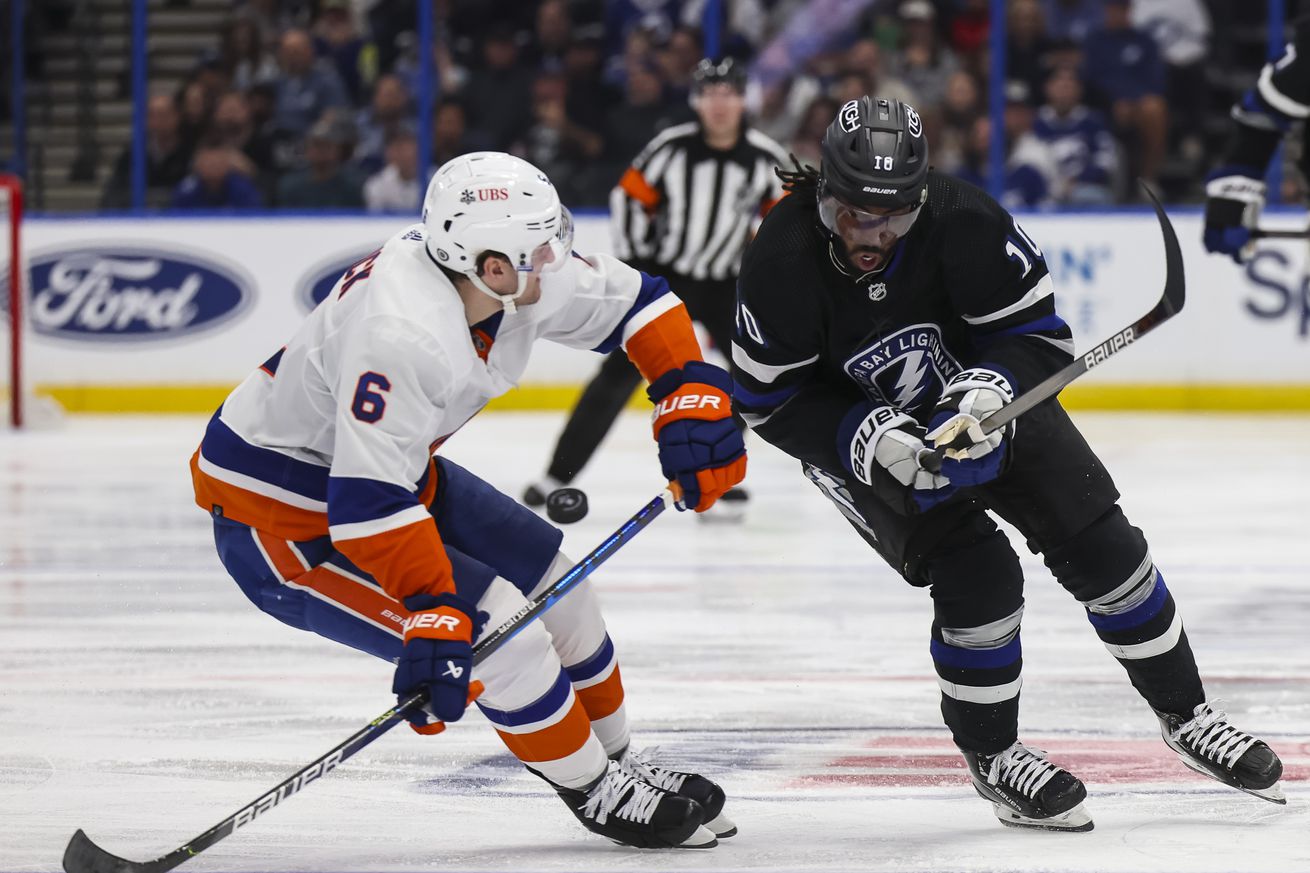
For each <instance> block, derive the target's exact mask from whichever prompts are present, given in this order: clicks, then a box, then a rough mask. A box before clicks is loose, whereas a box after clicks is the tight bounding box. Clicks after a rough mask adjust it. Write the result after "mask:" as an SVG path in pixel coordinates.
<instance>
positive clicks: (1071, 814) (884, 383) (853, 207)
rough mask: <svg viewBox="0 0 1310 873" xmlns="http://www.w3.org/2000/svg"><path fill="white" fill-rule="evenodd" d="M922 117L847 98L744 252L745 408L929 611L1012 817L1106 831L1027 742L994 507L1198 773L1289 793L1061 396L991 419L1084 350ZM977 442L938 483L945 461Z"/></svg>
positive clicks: (961, 707) (1037, 258)
mask: <svg viewBox="0 0 1310 873" xmlns="http://www.w3.org/2000/svg"><path fill="white" fill-rule="evenodd" d="M928 161H929V158H928V143H927V141H926V139H925V137H924V135H923V129H922V125H921V122H920V119H919V116H918V115H917V114H916V113H915V111H914V110H913V109H912V108H911V107H910V106H908V105H905V104H903V103H900V102H898V101H895V100H885V99H875V98H871V97H865V98H862V99H860V100H854V101H851V102H849V103H847V104H845V105H844V106H842V107H841V110H840V111H839V113H838V115H837V118H836V119H835V120H834V121H833V122H832V124H831V126H829V128H828V130H827V133H826V134H825V135H824V139H823V145H822V161H821V166H820V168H819V170H817V171H815V170H814V169H813V168H800V167H799V166H797V168H796V170H795V171H794V172H785V173H783V174H782V175H783V177H784V180H785V182H786V184H787V188H788V189H789V191H790V196H788V197H785V198H783V200H782V201H781V202H780V203H779V204H778V205H777V206H776V207H774V209H773V211H772V212H771V213H770V214H769V216H768V217H767V218H766V219H765V221H764V223H763V225H762V226H761V228H760V231H759V234H758V236H757V237H756V239H755V240H754V242H753V243H752V244H751V246H750V248H749V249H748V250H747V253H746V257H745V260H744V262H743V265H742V272H741V278H740V281H739V284H738V310H737V327H736V337H735V342H734V346H733V355H732V357H733V375H734V377H735V381H736V385H737V387H736V389H735V391H734V395H733V400H734V404H735V405H737V408H738V409H739V410H740V411H741V413H742V414H743V416H744V417H745V419H746V421H747V423H748V424H749V425H750V426H751V428H752V429H753V430H755V431H756V432H757V433H758V434H759V435H760V436H762V437H763V438H764V439H766V440H768V441H769V442H771V443H773V444H774V445H775V446H777V447H778V448H780V449H782V450H783V451H785V452H787V453H788V454H790V455H792V456H793V457H796V458H798V459H799V460H800V461H801V462H802V466H803V469H804V472H805V475H806V476H808V477H809V479H810V480H811V481H812V482H813V483H814V484H815V485H817V486H818V487H819V488H820V489H821V490H822V491H823V492H824V493H825V494H826V495H827V496H828V497H829V498H830V499H831V500H832V501H833V502H834V503H835V504H836V505H837V508H838V509H839V510H840V511H841V512H842V514H843V515H845V516H846V518H847V519H848V520H849V521H850V523H851V524H852V525H853V526H854V527H855V529H856V531H857V532H858V533H859V534H860V535H861V536H862V537H863V538H864V539H865V540H866V541H867V542H868V543H869V545H871V546H872V547H873V548H874V549H875V550H877V552H878V553H879V554H880V555H881V556H882V557H883V558H884V559H885V560H886V561H887V562H888V563H889V564H890V565H891V566H892V567H894V568H895V569H896V570H897V571H898V572H900V573H901V574H902V575H903V576H904V578H905V579H906V581H908V582H909V583H910V584H911V585H915V586H923V587H928V588H929V589H930V594H931V596H932V601H933V623H932V640H931V652H932V658H933V663H934V666H935V668H936V671H937V676H938V684H939V685H940V686H941V691H942V698H941V701H942V715H943V717H944V718H945V721H946V725H947V726H948V727H949V728H950V730H951V732H952V734H953V736H954V739H955V742H956V744H957V745H958V746H959V747H960V749H961V751H962V752H963V753H964V757H965V760H966V762H967V763H968V766H969V770H970V773H971V774H972V778H973V784H974V786H975V788H976V789H977V791H978V793H979V794H980V795H982V796H983V797H984V798H985V799H987V800H989V801H991V802H992V803H993V805H994V808H995V811H996V814H997V817H998V818H1000V820H1001V821H1002V822H1003V823H1005V824H1009V825H1015V826H1020V827H1036V828H1047V829H1060V830H1088V829H1090V828H1091V827H1092V821H1091V818H1090V816H1089V815H1088V814H1087V813H1086V811H1085V810H1084V808H1083V803H1082V801H1083V800H1084V798H1085V797H1086V793H1087V792H1086V789H1085V788H1084V787H1083V784H1082V782H1080V781H1079V780H1078V779H1077V778H1076V777H1075V776H1074V775H1073V774H1071V773H1069V772H1068V771H1066V770H1064V769H1062V768H1060V767H1057V766H1055V765H1054V764H1051V763H1050V762H1049V761H1047V760H1046V759H1045V757H1044V753H1042V752H1040V751H1038V750H1035V749H1029V748H1026V747H1025V746H1024V745H1022V744H1021V743H1020V742H1019V737H1018V714H1019V688H1020V684H1021V679H1020V667H1021V663H1022V660H1021V655H1020V642H1019V626H1020V620H1021V618H1022V616H1023V574H1022V572H1021V570H1020V567H1019V559H1018V557H1017V555H1016V554H1015V552H1014V550H1013V548H1012V547H1011V546H1010V543H1009V542H1008V540H1007V539H1006V537H1005V536H1004V534H1002V533H1001V532H1000V530H998V528H997V526H996V524H995V522H994V521H993V520H992V519H991V518H990V517H989V515H988V511H991V512H993V513H995V514H996V515H999V516H1000V517H1001V518H1004V519H1005V520H1007V521H1009V522H1011V523H1012V524H1014V525H1015V527H1017V528H1018V529H1019V531H1020V532H1021V533H1022V534H1023V535H1024V537H1025V538H1026V540H1027V544H1028V547H1029V548H1030V549H1032V550H1033V551H1034V552H1039V553H1041V554H1042V555H1043V557H1044V559H1045V562H1046V566H1047V567H1048V568H1049V569H1050V570H1051V572H1052V573H1053V574H1054V575H1055V578H1056V579H1057V580H1058V581H1059V582H1060V584H1061V585H1063V586H1064V587H1065V588H1066V589H1067V590H1068V591H1069V592H1070V593H1071V594H1073V595H1074V596H1075V597H1076V598H1077V599H1078V600H1079V602H1080V603H1082V605H1083V606H1084V608H1085V609H1086V612H1087V617H1088V619H1089V620H1090V621H1091V624H1092V627H1093V629H1094V630H1095V631H1096V633H1097V635H1098V636H1099V637H1100V638H1101V640H1102V641H1103V642H1104V643H1105V645H1106V647H1107V648H1108V649H1109V650H1110V652H1111V653H1112V654H1113V655H1114V656H1115V657H1116V658H1117V659H1118V660H1119V662H1120V663H1121V664H1122V665H1123V666H1124V668H1125V669H1126V670H1127V672H1128V676H1129V678H1130V679H1131V681H1132V683H1133V685H1134V687H1136V688H1137V690H1138V691H1139V692H1140V693H1141V695H1142V696H1143V697H1144V698H1145V699H1146V701H1147V703H1149V704H1150V706H1151V707H1152V709H1153V710H1154V711H1155V714H1156V716H1157V718H1158V719H1159V724H1160V728H1161V730H1162V732H1163V734H1164V738H1165V741H1166V742H1167V743H1168V744H1169V747H1170V748H1172V749H1173V750H1174V751H1175V752H1177V753H1178V755H1179V756H1180V757H1181V758H1182V760H1183V762H1184V763H1185V764H1187V766H1189V767H1191V768H1193V769H1195V770H1199V771H1200V772H1202V773H1205V774H1207V775H1210V776H1212V777H1214V778H1216V779H1218V780H1220V781H1222V782H1225V783H1227V784H1229V785H1231V786H1233V787H1236V788H1240V789H1242V790H1244V791H1248V792H1250V793H1252V794H1257V795H1259V796H1261V797H1264V798H1266V799H1269V800H1273V801H1275V802H1278V803H1282V802H1284V801H1283V797H1282V793H1281V791H1280V789H1279V786H1278V784H1277V783H1278V780H1279V778H1280V776H1281V774H1282V765H1281V763H1280V761H1279V759H1278V756H1277V755H1275V754H1274V752H1273V751H1272V750H1271V749H1270V748H1269V747H1268V746H1267V745H1266V744H1265V743H1264V742H1262V741H1260V740H1258V739H1256V738H1255V737H1252V736H1251V735H1249V734H1247V733H1245V732H1243V731H1241V730H1238V729H1237V728H1235V727H1233V726H1232V725H1231V724H1229V722H1228V721H1227V719H1226V717H1225V715H1224V713H1223V712H1221V711H1219V710H1218V709H1216V708H1214V707H1213V706H1212V705H1211V704H1210V703H1208V702H1207V701H1206V697H1205V692H1204V690H1203V688H1202V684H1201V679H1200V676H1199V675H1198V673H1197V668H1196V662H1195V660H1194V658H1193V656H1192V651H1191V647H1190V646H1189V645H1188V641H1187V635H1186V633H1185V632H1184V631H1183V627H1182V622H1181V618H1180V616H1179V613H1178V612H1177V610H1176V608H1175V606H1174V601H1173V598H1172V597H1171V595H1170V593H1169V590H1168V588H1167V587H1166V586H1165V581H1164V577H1163V576H1162V575H1161V574H1160V572H1159V570H1157V569H1156V566H1155V563H1154V561H1153V560H1152V557H1151V554H1150V552H1149V550H1148V548H1147V544H1146V539H1145V538H1144V537H1143V535H1142V532H1141V531H1140V530H1138V529H1137V528H1136V527H1133V526H1132V525H1131V524H1130V523H1129V522H1128V520H1127V519H1126V518H1125V517H1124V514H1123V512H1122V511H1121V510H1120V509H1119V506H1118V505H1117V500H1118V497H1119V493H1118V491H1116V490H1115V486H1114V483H1113V482H1112V481H1111V479H1110V475H1109V473H1107V472H1106V470H1105V468H1104V467H1103V466H1102V465H1101V462H1100V461H1099V460H1098V459H1097V457H1096V455H1095V454H1094V453H1093V452H1092V450H1091V449H1090V448H1089V447H1088V445H1087V443H1086V442H1085V441H1084V440H1083V438H1082V436H1081V434H1079V432H1078V430H1077V429H1076V428H1075V427H1074V425H1073V423H1072V422H1071V421H1070V420H1069V418H1068V416H1067V415H1066V414H1065V411H1064V409H1063V408H1062V407H1061V406H1060V403H1059V402H1058V400H1055V399H1052V400H1050V401H1047V402H1046V403H1043V404H1041V405H1039V406H1037V407H1035V408H1034V409H1033V410H1031V411H1030V412H1028V413H1027V414H1025V415H1024V416H1022V417H1021V418H1019V419H1018V420H1017V421H1016V422H1015V423H1014V424H1012V425H1011V426H1010V427H1008V428H1006V429H1004V430H1002V431H1000V432H996V433H993V434H990V435H983V434H982V432H981V430H980V429H979V427H978V423H979V420H980V419H982V418H984V417H985V416H986V415H987V414H988V413H990V412H992V411H993V410H996V409H999V408H1000V407H1001V406H1003V405H1004V404H1006V403H1008V402H1010V401H1011V400H1012V399H1013V398H1014V397H1015V396H1017V395H1018V394H1020V393H1022V392H1023V391H1026V390H1027V389H1029V388H1031V387H1032V386H1033V385H1035V384H1036V383H1038V382H1039V381H1041V380H1042V379H1043V378H1044V377H1046V376H1047V375H1049V374H1050V373H1053V372H1054V371H1056V370H1057V369H1059V368H1060V367H1061V366H1063V365H1065V364H1067V363H1068V362H1069V361H1070V360H1071V356H1072V353H1073V341H1072V336H1071V333H1070V330H1069V327H1068V325H1066V324H1065V323H1064V321H1063V320H1062V319H1061V318H1060V316H1059V314H1058V313H1057V311H1056V306H1055V298H1054V294H1053V288H1052V285H1051V278H1050V276H1049V275H1048V273H1047V269H1046V264H1045V262H1044V261H1043V259H1042V253H1041V250H1040V249H1039V248H1038V247H1037V245H1036V244H1034V242H1033V241H1032V240H1031V239H1030V238H1029V237H1028V236H1027V235H1026V234H1025V233H1024V232H1023V230H1022V229H1021V228H1020V227H1019V226H1018V224H1016V223H1015V221H1014V219H1013V218H1012V217H1011V216H1010V215H1009V214H1008V213H1007V212H1006V211H1005V210H1004V209H1002V208H1001V207H1000V206H999V205H998V204H997V203H996V202H995V201H994V200H992V199H991V198H990V197H988V196H987V195H986V194H984V193H983V192H982V191H979V190H978V189H977V188H974V187H972V186H970V185H967V184H965V183H963V182H960V181H958V180H956V179H952V178H950V177H949V176H945V175H942V174H940V173H937V172H934V171H932V170H930V169H929V164H928ZM960 433H967V434H969V435H970V437H972V439H973V443H972V445H971V446H970V447H969V448H967V449H953V450H952V451H951V452H948V456H947V458H946V459H945V460H944V461H943V462H942V465H941V470H940V473H939V474H934V473H931V472H929V471H928V470H926V469H925V468H924V467H923V466H921V465H920V462H919V460H920V456H921V455H922V454H923V453H924V452H925V450H926V449H927V448H929V447H931V446H933V445H934V443H935V442H936V443H939V444H942V445H945V444H947V443H950V442H951V441H952V440H955V439H956V438H957V437H958V434H960Z"/></svg>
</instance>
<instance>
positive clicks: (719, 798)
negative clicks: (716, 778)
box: [617, 748, 737, 839]
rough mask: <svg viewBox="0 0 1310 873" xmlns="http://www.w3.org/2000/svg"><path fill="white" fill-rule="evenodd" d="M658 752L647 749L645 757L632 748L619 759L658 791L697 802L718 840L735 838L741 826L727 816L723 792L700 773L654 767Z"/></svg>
mask: <svg viewBox="0 0 1310 873" xmlns="http://www.w3.org/2000/svg"><path fill="white" fill-rule="evenodd" d="M655 752H656V750H655V749H646V750H645V751H643V752H641V753H638V752H634V751H632V750H631V748H627V749H624V750H623V753H622V754H621V755H620V756H619V758H618V759H617V760H618V763H619V767H621V768H622V769H623V770H625V771H626V772H628V773H631V774H632V775H633V776H636V777H637V778H639V779H642V780H643V781H645V782H648V783H650V784H651V785H654V786H656V787H657V788H662V789H664V790H665V791H672V792H673V793H674V794H677V795H680V796H682V797H687V798H690V799H691V800H694V801H696V802H697V803H698V804H700V807H701V809H703V810H704V811H705V827H707V828H709V829H710V830H711V831H713V833H714V836H716V837H723V838H725V839H726V838H727V837H731V836H735V835H736V833H737V825H735V824H734V823H733V822H732V820H731V819H730V818H728V817H727V816H726V815H724V814H723V804H724V801H725V799H726V797H725V796H724V793H723V789H722V788H720V787H719V786H718V784H717V783H714V782H711V781H710V780H709V779H706V778H705V777H704V776H701V775H699V774H697V773H683V772H681V771H679V770H670V769H669V768H667V767H660V766H658V765H656V764H652V763H651V761H650V759H651V757H653V756H654V754H655Z"/></svg>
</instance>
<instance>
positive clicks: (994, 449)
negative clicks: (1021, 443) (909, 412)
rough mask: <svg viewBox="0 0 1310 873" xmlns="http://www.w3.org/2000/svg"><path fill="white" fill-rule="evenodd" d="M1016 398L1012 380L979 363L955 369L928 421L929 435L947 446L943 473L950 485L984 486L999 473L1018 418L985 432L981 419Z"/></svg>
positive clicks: (935, 443)
mask: <svg viewBox="0 0 1310 873" xmlns="http://www.w3.org/2000/svg"><path fill="white" fill-rule="evenodd" d="M1013 399H1014V388H1013V386H1012V383H1011V382H1010V380H1009V378H1008V377H1006V376H1005V375H1004V374H1003V373H999V372H997V371H996V370H989V369H987V368H985V367H975V368H973V369H971V370H964V371H962V372H959V373H956V374H955V378H954V379H952V380H951V381H950V382H948V383H947V385H946V390H945V391H944V392H942V397H941V399H940V400H938V401H937V406H936V407H935V408H934V409H933V411H932V418H931V419H929V424H928V436H927V439H930V440H932V441H933V445H934V446H936V447H937V448H939V449H945V450H946V451H945V457H944V458H943V459H942V470H941V472H942V475H943V476H945V477H946V478H947V479H950V480H951V484H952V485H957V486H960V487H968V486H971V485H982V484H983V483H984V482H990V481H992V480H993V479H995V478H996V477H997V476H999V475H1001V468H1002V466H1003V465H1004V463H1005V457H1006V455H1007V453H1008V447H1009V444H1008V443H1007V442H1006V439H1007V437H1011V436H1013V435H1014V422H1010V423H1009V424H1008V425H1006V426H1005V427H1003V428H1000V429H999V430H994V431H992V432H991V433H987V434H984V433H983V430H982V425H981V423H980V422H981V421H982V420H983V419H984V418H986V417H987V416H989V415H991V414H992V413H993V412H995V411H996V410H998V409H1000V408H1001V407H1002V406H1004V405H1005V404H1007V403H1009V402H1010V401H1011V400H1013Z"/></svg>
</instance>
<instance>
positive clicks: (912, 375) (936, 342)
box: [845, 324, 963, 413]
mask: <svg viewBox="0 0 1310 873" xmlns="http://www.w3.org/2000/svg"><path fill="white" fill-rule="evenodd" d="M845 369H846V373H847V375H849V376H850V377H851V378H852V379H854V380H855V382H856V383H857V384H858V385H859V386H860V387H861V388H863V389H864V390H865V391H866V392H867V393H868V394H869V396H870V397H871V398H872V399H873V400H874V401H876V402H879V403H889V404H891V405H892V406H896V407H899V408H900V409H904V410H906V411H908V412H911V413H913V412H915V411H916V410H918V409H919V408H921V407H923V406H925V405H927V404H929V403H933V402H936V400H937V398H938V397H940V396H941V393H942V390H943V389H944V388H945V387H946V383H947V382H949V381H950V380H951V377H953V376H954V375H955V374H956V373H958V372H960V370H961V369H963V368H962V367H961V366H960V364H959V362H957V361H956V360H955V358H953V357H951V353H950V352H948V351H947V350H946V345H945V344H944V343H943V342H942V334H941V330H940V329H939V328H938V327H937V325H935V324H912V325H910V326H909V327H905V328H901V329H900V330H898V331H896V332H895V333H893V334H891V335H890V336H887V337H883V338H882V339H880V340H878V341H877V342H875V343H873V344H872V345H870V346H866V347H865V348H863V349H861V350H860V351H858V352H856V353H855V354H854V355H852V356H851V357H850V359H849V360H847V361H846V364H845Z"/></svg>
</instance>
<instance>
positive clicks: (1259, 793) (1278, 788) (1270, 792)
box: [1178, 755, 1287, 806]
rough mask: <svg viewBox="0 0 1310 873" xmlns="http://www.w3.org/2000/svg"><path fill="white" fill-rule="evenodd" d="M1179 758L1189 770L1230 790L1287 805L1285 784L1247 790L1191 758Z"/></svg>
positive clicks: (1279, 783)
mask: <svg viewBox="0 0 1310 873" xmlns="http://www.w3.org/2000/svg"><path fill="white" fill-rule="evenodd" d="M1178 758H1179V760H1180V761H1182V762H1183V763H1184V764H1186V765H1187V767H1188V769H1191V770H1195V771H1196V772H1197V773H1200V774H1201V775H1202V776H1209V777H1210V778H1211V779H1213V780H1214V781H1216V782H1221V783H1223V784H1224V785H1227V786H1228V787H1229V788H1236V789H1237V790H1238V791H1242V792H1245V793H1246V794H1250V795H1252V796H1254V797H1258V798H1260V799H1261V800H1267V801H1269V802H1270V803H1276V804H1278V805H1279V806H1286V805H1287V795H1285V794H1283V783H1281V782H1275V783H1274V784H1273V785H1270V786H1269V787H1268V788H1247V787H1246V786H1245V785H1242V784H1240V783H1238V782H1236V781H1233V780H1230V779H1225V778H1223V777H1222V776H1220V775H1219V774H1217V773H1215V772H1214V771H1213V770H1210V769H1208V768H1206V767H1203V766H1202V765H1200V764H1197V763H1195V762H1194V761H1192V759H1191V758H1189V757H1186V756H1184V755H1179V756H1178Z"/></svg>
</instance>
